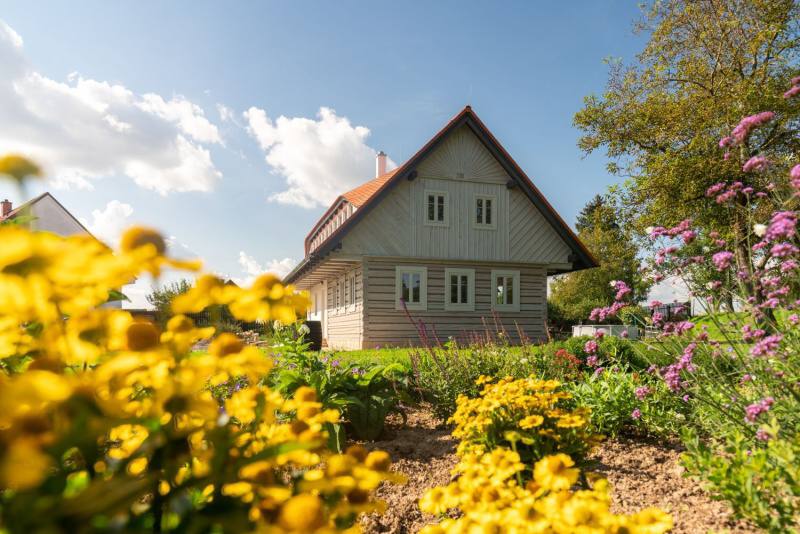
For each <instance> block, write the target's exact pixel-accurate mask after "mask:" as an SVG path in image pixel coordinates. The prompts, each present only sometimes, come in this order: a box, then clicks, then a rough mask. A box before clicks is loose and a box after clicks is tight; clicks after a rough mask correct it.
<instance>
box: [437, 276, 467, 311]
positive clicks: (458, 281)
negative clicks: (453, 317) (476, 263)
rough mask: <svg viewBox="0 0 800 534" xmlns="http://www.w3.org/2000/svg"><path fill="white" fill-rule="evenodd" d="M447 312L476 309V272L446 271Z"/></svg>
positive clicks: (445, 301) (445, 303)
mask: <svg viewBox="0 0 800 534" xmlns="http://www.w3.org/2000/svg"><path fill="white" fill-rule="evenodd" d="M444 281H445V300H444V309H445V310H462V311H472V310H474V309H475V270H474V269H445V270H444Z"/></svg>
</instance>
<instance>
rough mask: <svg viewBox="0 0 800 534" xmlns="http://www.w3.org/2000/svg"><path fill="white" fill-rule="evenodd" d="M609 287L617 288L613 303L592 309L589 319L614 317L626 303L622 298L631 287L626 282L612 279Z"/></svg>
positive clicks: (628, 292) (629, 291)
mask: <svg viewBox="0 0 800 534" xmlns="http://www.w3.org/2000/svg"><path fill="white" fill-rule="evenodd" d="M611 287H613V288H614V289H616V290H617V294H616V295H615V296H614V303H613V304H612V305H611V306H604V307H602V308H595V309H593V310H592V312H591V313H590V314H589V320H590V321H604V320H605V319H606V318H608V317H614V316H615V315H616V314H617V313H619V311H620V310H621V309H622V308H624V307H625V306H626V305H627V304H626V303H625V302H624V299H625V297H626V296H628V295H629V294H630V293H631V288H630V287H628V284H626V283H625V282H623V281H622V280H613V281H612V282H611ZM587 344H588V343H587ZM587 352H588V351H587Z"/></svg>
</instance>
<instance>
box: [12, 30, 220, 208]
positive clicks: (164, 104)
mask: <svg viewBox="0 0 800 534" xmlns="http://www.w3.org/2000/svg"><path fill="white" fill-rule="evenodd" d="M0 72H2V73H3V75H2V76H1V77H0V147H2V148H3V150H4V151H15V152H21V153H23V154H26V155H28V156H30V157H32V158H34V159H36V160H37V161H38V162H39V163H40V164H42V165H43V166H44V167H45V169H46V170H47V172H48V174H49V175H50V176H51V177H52V183H53V185H54V186H56V187H65V188H82V189H91V188H92V184H91V182H92V180H95V179H98V178H101V177H104V176H113V175H125V176H128V177H129V178H131V179H132V180H133V181H134V182H136V183H137V184H138V185H140V186H141V187H144V188H147V189H153V190H155V191H157V192H159V193H161V194H167V193H168V192H171V191H209V190H211V189H212V188H213V187H214V185H215V183H216V182H217V181H218V180H219V179H220V178H221V176H222V175H221V173H220V172H219V171H218V170H217V169H216V167H215V166H214V163H213V162H212V161H211V154H210V152H209V150H208V146H209V145H214V144H220V145H221V144H222V138H221V136H220V134H219V131H218V129H217V127H216V126H215V125H214V124H212V123H211V122H210V121H209V120H208V119H207V118H206V117H205V114H204V112H203V110H202V109H201V108H200V107H199V106H197V105H196V104H193V103H192V102H190V101H189V100H187V99H186V98H184V97H182V96H174V97H172V98H170V99H169V100H167V99H165V98H163V97H161V96H159V95H156V94H153V93H147V94H144V95H137V94H135V93H134V92H132V91H130V90H129V89H127V88H126V87H124V86H123V85H120V84H112V83H109V82H105V81H98V80H93V79H90V78H83V77H82V76H80V75H79V74H77V73H72V74H70V75H69V76H68V78H67V81H66V82H65V83H64V82H59V81H56V80H53V79H50V78H47V77H46V76H44V75H43V74H41V73H39V72H36V71H35V70H34V68H33V67H32V65H31V64H30V63H29V62H28V60H27V58H26V57H25V55H24V53H23V48H22V39H21V38H20V37H19V35H17V33H16V32H14V30H13V29H12V28H11V27H9V26H8V25H7V24H6V23H4V22H3V21H0Z"/></svg>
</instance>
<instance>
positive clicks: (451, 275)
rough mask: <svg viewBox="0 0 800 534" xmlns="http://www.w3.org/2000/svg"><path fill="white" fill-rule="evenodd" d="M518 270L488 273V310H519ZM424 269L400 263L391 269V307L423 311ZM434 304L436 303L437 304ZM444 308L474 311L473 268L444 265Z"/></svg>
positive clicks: (426, 301) (425, 299)
mask: <svg viewBox="0 0 800 534" xmlns="http://www.w3.org/2000/svg"><path fill="white" fill-rule="evenodd" d="M519 279H520V272H519V271H515V270H504V269H495V270H492V271H491V274H490V284H489V290H490V295H489V302H490V308H489V309H490V310H496V311H519V309H520V289H519ZM430 304H433V303H431V302H430V301H429V296H428V268H427V267H414V266H402V267H396V268H395V308H396V309H398V310H402V309H404V308H405V309H408V310H410V311H420V310H427V309H428V307H429V305H430ZM437 307H438V306H437ZM444 309H445V310H447V311H475V309H476V307H475V269H463V268H446V269H445V270H444Z"/></svg>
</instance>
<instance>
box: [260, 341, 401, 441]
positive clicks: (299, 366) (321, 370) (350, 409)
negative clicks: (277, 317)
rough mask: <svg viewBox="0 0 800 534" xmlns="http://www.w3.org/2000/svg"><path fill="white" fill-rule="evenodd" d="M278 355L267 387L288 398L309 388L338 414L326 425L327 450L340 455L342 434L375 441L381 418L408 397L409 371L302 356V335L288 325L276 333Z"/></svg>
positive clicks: (378, 432) (306, 345)
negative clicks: (328, 437) (329, 446)
mask: <svg viewBox="0 0 800 534" xmlns="http://www.w3.org/2000/svg"><path fill="white" fill-rule="evenodd" d="M274 340H275V341H277V342H278V343H277V344H276V345H275V347H274V348H273V350H275V351H277V353H278V354H279V356H278V357H277V358H276V359H277V364H276V366H275V368H274V369H273V370H272V373H271V374H270V377H269V382H270V384H272V385H273V387H274V388H275V389H276V391H278V392H280V393H281V394H282V395H284V396H286V397H289V396H291V395H292V394H293V393H294V392H295V391H296V390H297V389H298V388H300V387H304V386H307V387H311V388H313V389H314V390H315V391H316V392H317V395H318V397H319V400H320V402H321V403H322V406H323V407H324V408H333V409H336V410H339V411H341V413H342V416H343V420H342V421H340V422H332V423H330V425H329V430H330V436H331V438H332V439H331V442H330V444H331V446H332V447H333V448H334V449H335V450H337V451H341V450H342V449H343V447H344V443H345V438H346V432H345V431H346V430H348V431H349V432H350V433H351V434H352V435H354V436H355V437H356V438H358V439H362V440H374V439H377V438H378V436H380V435H381V433H382V432H383V429H384V424H385V420H386V416H387V415H389V414H390V413H392V412H397V413H400V414H401V415H403V416H404V414H403V413H402V411H401V410H400V402H401V401H402V400H407V399H408V398H409V395H408V393H407V388H408V372H407V370H406V369H405V368H404V367H403V366H402V365H400V364H398V363H392V364H389V365H380V364H373V365H367V366H363V367H362V366H359V365H357V364H354V363H351V364H342V363H341V362H340V361H339V360H338V359H336V358H335V357H334V356H322V355H320V354H317V353H310V352H307V351H306V350H305V349H307V348H308V344H307V343H305V341H304V335H303V332H302V331H300V332H298V331H297V330H295V329H294V328H292V327H288V328H280V329H278V330H277V331H276V332H275V337H274Z"/></svg>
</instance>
